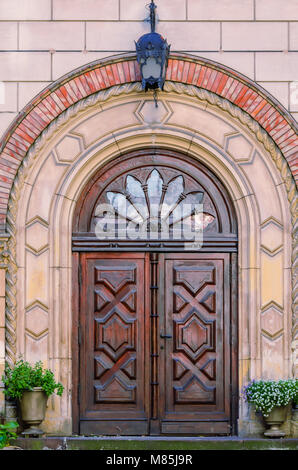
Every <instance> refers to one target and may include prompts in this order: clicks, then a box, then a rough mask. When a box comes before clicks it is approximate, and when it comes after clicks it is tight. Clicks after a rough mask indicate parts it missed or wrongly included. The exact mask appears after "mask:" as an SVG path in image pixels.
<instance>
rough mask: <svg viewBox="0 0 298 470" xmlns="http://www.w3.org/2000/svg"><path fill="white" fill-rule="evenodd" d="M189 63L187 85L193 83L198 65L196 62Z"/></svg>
mask: <svg viewBox="0 0 298 470" xmlns="http://www.w3.org/2000/svg"><path fill="white" fill-rule="evenodd" d="M188 63H189V68H188V73H187V77H186V83H189V84H190V83H192V80H193V76H194V73H195V68H196V64H195V63H194V62H188Z"/></svg>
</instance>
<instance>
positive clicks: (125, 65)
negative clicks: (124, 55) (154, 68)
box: [122, 62, 131, 83]
mask: <svg viewBox="0 0 298 470" xmlns="http://www.w3.org/2000/svg"><path fill="white" fill-rule="evenodd" d="M122 66H123V70H124V82H123V83H127V82H131V78H130V72H129V66H128V63H127V62H122Z"/></svg>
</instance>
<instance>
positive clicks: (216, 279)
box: [161, 254, 230, 433]
mask: <svg viewBox="0 0 298 470" xmlns="http://www.w3.org/2000/svg"><path fill="white" fill-rule="evenodd" d="M229 292H230V279H229V255H225V254H220V255H204V254H200V255H196V254H177V255H174V254H172V255H170V254H168V255H165V303H164V305H165V311H164V322H163V329H164V333H165V336H167V338H166V339H165V340H164V343H165V344H164V345H163V346H162V347H163V348H164V349H163V351H164V353H163V359H162V364H163V370H162V371H161V377H162V381H161V387H163V386H164V387H165V393H164V399H163V403H162V429H163V431H164V432H175V433H180V432H181V433H183V432H185V430H184V425H182V426H180V424H181V422H184V423H185V422H187V421H190V422H191V423H192V426H193V428H192V429H193V431H192V432H193V433H196V432H200V430H201V431H202V429H203V428H202V426H201V423H202V422H204V421H205V420H206V419H207V420H208V421H213V420H214V421H215V422H214V423H213V424H212V426H210V429H211V427H213V429H216V427H218V428H220V429H221V430H222V429H225V431H224V432H229V424H230V390H229V387H230V357H229V349H230V327H229V316H230V305H229V295H230V293H229ZM217 423H218V424H217ZM187 428H188V432H190V430H189V429H190V428H189V424H188V425H187ZM221 432H222V431H221Z"/></svg>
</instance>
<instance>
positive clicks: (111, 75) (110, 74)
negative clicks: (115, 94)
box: [106, 65, 116, 86]
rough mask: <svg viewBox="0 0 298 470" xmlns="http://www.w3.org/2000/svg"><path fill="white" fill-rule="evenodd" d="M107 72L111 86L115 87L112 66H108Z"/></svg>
mask: <svg viewBox="0 0 298 470" xmlns="http://www.w3.org/2000/svg"><path fill="white" fill-rule="evenodd" d="M106 72H107V76H108V77H109V82H110V85H111V86H113V85H115V83H116V81H115V77H114V74H113V70H112V67H111V66H110V65H107V66H106Z"/></svg>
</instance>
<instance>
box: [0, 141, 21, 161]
mask: <svg viewBox="0 0 298 470" xmlns="http://www.w3.org/2000/svg"><path fill="white" fill-rule="evenodd" d="M2 155H3V156H5V158H12V159H14V160H15V161H16V162H20V161H22V156H20V155H19V154H16V153H15V152H14V151H13V150H11V149H10V148H9V147H7V145H6V146H5V148H4V150H3V152H2V153H1V156H2Z"/></svg>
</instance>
